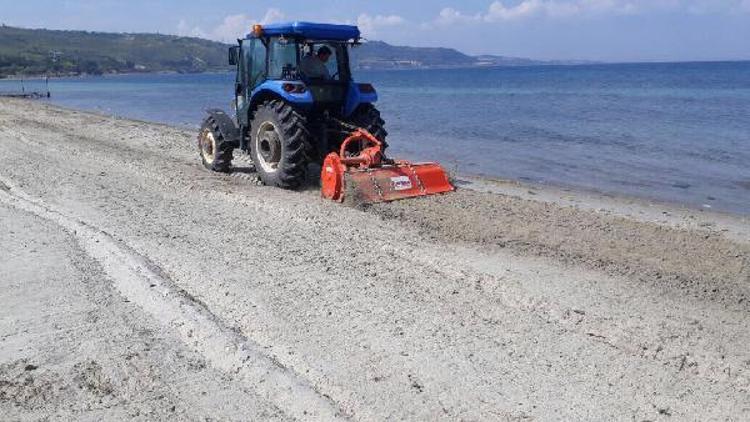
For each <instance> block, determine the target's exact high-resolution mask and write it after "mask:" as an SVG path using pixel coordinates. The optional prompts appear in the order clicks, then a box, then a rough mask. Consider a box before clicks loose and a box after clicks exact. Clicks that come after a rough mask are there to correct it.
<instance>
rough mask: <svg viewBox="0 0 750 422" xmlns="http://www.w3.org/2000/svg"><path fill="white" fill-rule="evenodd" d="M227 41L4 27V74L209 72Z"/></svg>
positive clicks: (222, 60) (222, 59)
mask: <svg viewBox="0 0 750 422" xmlns="http://www.w3.org/2000/svg"><path fill="white" fill-rule="evenodd" d="M226 61H227V46H226V45H224V44H221V43H218V42H213V41H207V40H203V39H198V38H185V37H177V36H171V35H158V34H111V33H100V32H85V31H51V30H46V29H21V28H13V27H9V26H2V27H0V75H17V74H27V75H28V74H35V75H38V74H45V73H49V74H53V75H54V74H60V75H62V74H66V75H67V74H83V73H86V74H102V73H124V72H158V71H176V72H203V71H206V70H215V69H226V68H227V67H226Z"/></svg>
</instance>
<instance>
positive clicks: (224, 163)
mask: <svg viewBox="0 0 750 422" xmlns="http://www.w3.org/2000/svg"><path fill="white" fill-rule="evenodd" d="M198 153H199V154H200V157H201V161H202V162H203V166H204V167H206V168H207V169H209V170H212V171H218V172H222V173H228V172H229V171H230V170H231V169H232V159H233V158H234V156H233V153H234V144H233V143H232V141H231V140H230V139H227V137H226V136H225V134H223V133H222V132H221V129H220V128H219V124H218V123H217V122H216V120H214V118H213V117H211V116H208V117H206V118H205V119H204V120H203V124H202V125H201V130H200V132H199V133H198Z"/></svg>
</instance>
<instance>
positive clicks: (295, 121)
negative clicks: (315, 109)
mask: <svg viewBox="0 0 750 422" xmlns="http://www.w3.org/2000/svg"><path fill="white" fill-rule="evenodd" d="M306 125H307V121H306V119H305V118H304V117H303V116H302V115H301V114H299V113H297V112H296V111H295V110H294V108H292V106H290V105H289V104H286V103H284V102H283V101H280V100H271V101H266V102H264V103H263V104H261V105H260V106H259V107H258V108H257V109H256V110H255V113H254V116H253V121H252V123H251V125H250V150H251V154H252V157H253V162H254V163H255V169H256V170H257V172H258V175H259V176H260V179H261V180H262V181H263V183H265V184H266V185H269V186H276V187H280V188H284V189H294V188H298V187H299V186H301V185H302V184H303V183H304V181H305V175H306V170H307V164H308V161H309V159H308V154H307V149H308V145H309V138H310V133H309V131H308V129H307V126H306Z"/></svg>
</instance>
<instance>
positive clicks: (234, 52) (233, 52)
mask: <svg viewBox="0 0 750 422" xmlns="http://www.w3.org/2000/svg"><path fill="white" fill-rule="evenodd" d="M239 57H240V47H239V46H234V47H229V65H230V66H237V63H239Z"/></svg>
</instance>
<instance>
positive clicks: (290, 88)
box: [281, 83, 307, 94]
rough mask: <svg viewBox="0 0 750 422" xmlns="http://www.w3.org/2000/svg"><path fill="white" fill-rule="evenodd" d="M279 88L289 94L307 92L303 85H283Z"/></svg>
mask: <svg viewBox="0 0 750 422" xmlns="http://www.w3.org/2000/svg"><path fill="white" fill-rule="evenodd" d="M281 87H282V88H283V89H284V92H288V93H290V94H304V93H305V92H307V87H306V86H305V85H303V84H290V83H285V84H284V85H282V86H281Z"/></svg>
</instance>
